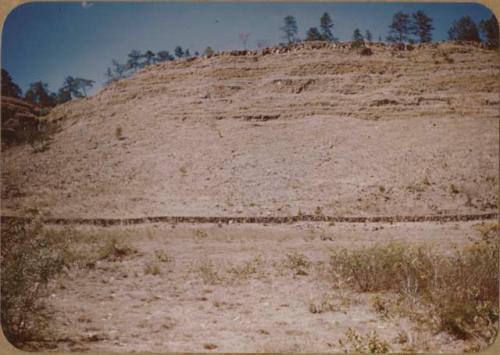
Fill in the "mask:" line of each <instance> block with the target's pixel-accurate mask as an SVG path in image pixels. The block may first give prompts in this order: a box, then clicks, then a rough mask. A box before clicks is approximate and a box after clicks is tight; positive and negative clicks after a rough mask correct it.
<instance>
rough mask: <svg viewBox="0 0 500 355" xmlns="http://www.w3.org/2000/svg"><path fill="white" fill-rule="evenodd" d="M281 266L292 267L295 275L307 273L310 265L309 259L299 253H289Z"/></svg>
mask: <svg viewBox="0 0 500 355" xmlns="http://www.w3.org/2000/svg"><path fill="white" fill-rule="evenodd" d="M283 266H284V267H285V268H287V269H292V270H293V271H294V273H295V274H296V275H307V271H306V270H307V269H309V267H310V266H311V261H310V260H309V259H308V258H307V256H305V255H304V254H301V253H297V252H295V253H289V254H287V255H286V258H285V260H284V261H283Z"/></svg>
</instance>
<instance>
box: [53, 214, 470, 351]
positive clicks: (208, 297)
mask: <svg viewBox="0 0 500 355" xmlns="http://www.w3.org/2000/svg"><path fill="white" fill-rule="evenodd" d="M473 224H474V223H460V224H455V223H445V224H436V223H419V224H413V223H398V224H393V225H391V224H342V223H338V224H336V225H334V226H330V225H328V224H326V223H298V224H295V225H268V226H264V225H251V226H249V225H224V226H222V227H220V226H218V225H211V224H208V225H206V224H205V225H177V226H176V227H175V228H173V227H172V226H169V225H166V224H158V225H150V226H138V227H134V228H128V229H126V230H124V229H121V228H110V229H106V230H103V229H95V228H89V227H87V228H82V230H86V231H87V232H92V231H93V232H94V233H98V234H101V235H102V238H112V237H120V240H121V241H122V242H123V243H125V244H126V245H128V246H131V247H133V248H136V249H137V253H136V254H133V255H130V256H127V257H125V259H123V260H122V261H99V262H98V263H97V265H96V266H95V268H93V269H87V268H84V269H81V270H78V269H72V270H70V271H69V274H68V275H64V276H62V277H61V278H60V279H58V280H56V281H54V282H53V283H52V286H51V297H49V302H48V305H49V309H51V310H52V312H53V316H54V321H53V322H52V323H51V330H52V332H53V334H54V335H53V338H52V339H51V341H52V346H54V347H55V348H53V350H72V351H77V350H81V351H118V352H126V351H154V352H166V351H169V352H170V351H172V352H205V351H215V352H290V351H306V352H339V351H342V350H343V348H342V347H341V346H340V345H339V343H338V339H339V338H341V337H344V336H345V332H346V331H347V329H348V328H349V327H352V328H354V329H355V330H356V331H357V332H359V333H361V334H365V333H368V332H370V331H373V330H375V331H376V332H377V333H378V335H379V338H380V339H381V340H386V341H388V342H389V344H390V346H391V350H392V351H401V349H402V348H404V347H405V346H406V347H409V346H410V347H412V349H413V350H415V351H418V352H421V351H432V352H460V351H462V350H463V348H464V347H466V346H467V345H468V344H469V343H467V342H464V341H461V340H457V339H455V338H454V337H453V336H451V335H449V334H447V333H444V332H440V333H434V332H433V331H432V330H430V329H429V327H426V326H425V325H422V324H419V323H417V322H414V321H411V320H410V319H408V318H407V317H405V316H399V315H397V314H394V315H390V317H389V318H384V317H383V316H382V315H380V314H378V313H376V312H375V311H374V308H373V306H372V303H373V297H374V295H375V294H373V293H358V292H356V290H353V289H350V288H349V287H346V286H345V285H339V284H337V283H335V282H334V281H333V278H332V269H331V266H330V264H329V257H330V254H331V250H332V249H333V250H334V249H338V248H340V247H346V248H349V249H352V248H358V247H361V246H369V245H373V244H374V243H378V242H387V241H390V240H398V241H404V242H409V243H415V244H417V243H428V244H429V243H430V244H431V245H434V246H435V249H436V250H440V251H441V252H443V253H445V254H446V253H450V252H452V250H453V247H452V246H453V245H456V246H458V247H459V248H461V247H463V245H464V244H466V243H467V242H468V238H476V237H477V235H476V234H477V232H475V231H474V230H473V229H472V225H473ZM84 247H87V246H84ZM159 251H161V253H162V254H163V255H167V256H168V258H169V259H168V261H167V262H157V257H156V253H159ZM293 254H303V255H304V256H305V257H306V258H307V259H308V260H309V261H310V262H311V265H310V266H309V267H307V268H304V271H305V273H304V274H303V273H297V270H296V269H293V268H291V267H289V266H287V263H286V260H287V255H293ZM155 260H156V263H157V264H158V265H159V267H160V274H158V275H152V274H146V265H147V264H148V263H151V262H155ZM248 265H250V266H251V268H250V269H245V267H248ZM249 270H251V271H249ZM339 286H340V287H339ZM381 296H382V297H390V295H387V294H382V295H381ZM325 299H326V300H330V302H331V303H332V304H333V305H334V310H332V311H326V312H323V313H311V311H310V309H309V308H310V304H311V303H312V304H321V302H322V301H323V300H325ZM401 332H403V333H405V334H407V335H408V336H409V339H411V341H410V340H409V341H408V342H405V343H398V341H397V340H396V338H397V336H398V334H399V333H401ZM206 344H214V345H216V346H217V347H216V348H214V349H206V348H204V346H205V345H206Z"/></svg>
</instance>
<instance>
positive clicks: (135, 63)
mask: <svg viewBox="0 0 500 355" xmlns="http://www.w3.org/2000/svg"><path fill="white" fill-rule="evenodd" d="M142 57H143V55H142V54H141V52H140V51H138V50H135V49H134V50H133V51H131V52H130V53H129V54H128V60H127V66H128V69H131V70H133V71H134V72H136V71H137V69H139V68H140V67H141V66H142V65H141V63H140V60H141V58H142Z"/></svg>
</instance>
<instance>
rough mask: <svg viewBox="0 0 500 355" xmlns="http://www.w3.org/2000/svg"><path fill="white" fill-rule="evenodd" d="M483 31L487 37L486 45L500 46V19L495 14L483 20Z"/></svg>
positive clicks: (480, 24) (489, 46) (480, 25)
mask: <svg viewBox="0 0 500 355" xmlns="http://www.w3.org/2000/svg"><path fill="white" fill-rule="evenodd" d="M479 28H480V29H481V32H482V33H483V34H484V36H485V37H486V45H487V46H488V48H492V49H495V48H498V32H499V31H498V21H497V18H496V17H495V15H491V17H490V18H489V19H488V20H486V21H485V20H482V21H481V22H480V23H479Z"/></svg>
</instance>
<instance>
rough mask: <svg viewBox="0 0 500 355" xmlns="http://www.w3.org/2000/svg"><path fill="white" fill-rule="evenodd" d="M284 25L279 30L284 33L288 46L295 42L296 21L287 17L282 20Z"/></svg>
mask: <svg viewBox="0 0 500 355" xmlns="http://www.w3.org/2000/svg"><path fill="white" fill-rule="evenodd" d="M284 22H285V25H284V26H283V27H281V30H282V31H283V32H284V33H285V36H284V38H285V39H286V40H287V41H288V44H291V43H294V42H297V41H298V39H297V33H298V32H299V28H298V26H297V20H295V17H293V16H291V15H288V16H286V17H285V18H284Z"/></svg>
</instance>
